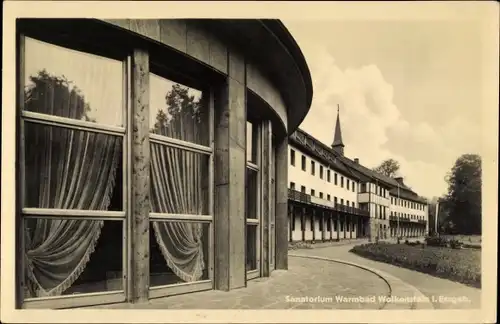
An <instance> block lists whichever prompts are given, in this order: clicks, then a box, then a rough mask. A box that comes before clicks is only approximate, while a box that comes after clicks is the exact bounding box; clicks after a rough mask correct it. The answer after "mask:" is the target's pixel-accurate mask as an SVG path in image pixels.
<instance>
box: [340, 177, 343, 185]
mask: <svg viewBox="0 0 500 324" xmlns="http://www.w3.org/2000/svg"><path fill="white" fill-rule="evenodd" d="M340 188H344V176H341V177H340Z"/></svg>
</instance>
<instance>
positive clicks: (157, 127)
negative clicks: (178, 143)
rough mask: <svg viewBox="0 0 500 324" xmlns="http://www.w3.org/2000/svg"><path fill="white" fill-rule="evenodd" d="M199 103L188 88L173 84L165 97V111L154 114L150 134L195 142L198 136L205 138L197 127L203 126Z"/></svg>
mask: <svg viewBox="0 0 500 324" xmlns="http://www.w3.org/2000/svg"><path fill="white" fill-rule="evenodd" d="M201 101H202V98H198V99H197V98H195V96H193V95H191V94H190V93H189V88H188V87H185V86H182V85H180V84H174V85H173V86H172V89H171V90H169V91H168V92H167V94H166V96H165V105H166V109H165V110H163V109H159V110H158V112H157V113H156V121H155V124H154V125H153V128H152V129H151V132H153V133H157V134H161V135H166V136H171V137H175V138H179V137H180V138H179V139H182V140H188V141H193V142H197V139H198V138H199V136H206V134H204V133H203V132H201V131H200V127H199V126H204V125H203V123H202V120H203V111H202V109H200V108H201ZM197 124H201V125H198V127H197Z"/></svg>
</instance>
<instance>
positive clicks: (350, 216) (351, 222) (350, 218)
mask: <svg viewBox="0 0 500 324" xmlns="http://www.w3.org/2000/svg"><path fill="white" fill-rule="evenodd" d="M349 223H350V226H349V238H350V239H352V230H353V229H354V222H353V221H352V214H351V215H349Z"/></svg>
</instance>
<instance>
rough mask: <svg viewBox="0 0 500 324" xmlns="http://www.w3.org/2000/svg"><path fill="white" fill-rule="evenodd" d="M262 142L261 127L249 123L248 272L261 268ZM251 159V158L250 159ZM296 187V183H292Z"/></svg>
mask: <svg viewBox="0 0 500 324" xmlns="http://www.w3.org/2000/svg"><path fill="white" fill-rule="evenodd" d="M259 142H260V130H259V125H258V124H257V123H254V122H252V121H247V156H249V158H248V161H247V169H246V181H245V183H246V190H245V192H246V199H245V212H246V219H247V221H246V270H247V271H251V270H255V269H258V268H259V266H260V262H259V259H260V252H259V248H258V246H259V243H258V240H259V232H260V213H259V211H260V208H258V206H259V205H260V201H259V192H260V190H259V187H260V181H259V176H260V154H259V153H258V145H259ZM250 157H251V158H250ZM290 185H291V186H292V185H293V187H295V183H293V182H292V183H291V184H290Z"/></svg>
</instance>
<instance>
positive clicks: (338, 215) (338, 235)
mask: <svg viewBox="0 0 500 324" xmlns="http://www.w3.org/2000/svg"><path fill="white" fill-rule="evenodd" d="M336 214H337V219H336V221H337V241H340V212H339V211H337V212H336Z"/></svg>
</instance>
